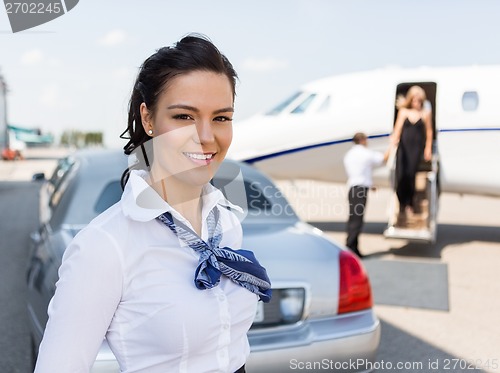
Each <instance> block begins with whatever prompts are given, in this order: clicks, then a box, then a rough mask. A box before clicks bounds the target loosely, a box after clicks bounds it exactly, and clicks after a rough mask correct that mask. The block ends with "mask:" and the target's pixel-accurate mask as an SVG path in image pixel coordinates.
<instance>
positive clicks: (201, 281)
mask: <svg viewBox="0 0 500 373" xmlns="http://www.w3.org/2000/svg"><path fill="white" fill-rule="evenodd" d="M157 219H158V220H160V221H161V222H162V223H163V224H165V225H166V226H167V227H169V228H170V230H171V231H172V232H174V233H175V235H176V236H177V237H178V238H179V239H180V240H182V241H184V242H185V243H186V244H187V245H188V246H189V247H190V248H192V249H193V250H194V251H195V252H197V253H198V254H200V259H199V260H198V266H197V267H196V271H195V276H194V284H195V286H196V287H197V288H198V289H200V290H203V289H210V288H213V287H214V286H217V285H218V284H219V282H220V276H221V275H225V276H227V277H229V279H231V280H232V281H233V282H235V283H237V284H238V285H240V286H242V287H244V288H245V289H247V290H249V291H251V292H252V293H255V294H257V295H259V298H260V300H262V301H263V302H269V301H270V299H271V282H270V281H269V277H268V276H267V273H266V269H265V268H264V267H262V266H261V265H260V264H259V262H258V261H257V259H256V258H255V255H254V254H253V252H251V251H249V250H233V249H230V248H229V247H223V248H220V247H219V244H220V242H221V240H222V227H221V222H220V219H219V210H218V209H217V206H216V207H214V208H213V209H212V210H211V211H210V213H209V214H208V217H207V226H208V237H209V238H208V242H205V241H203V240H202V239H201V238H200V237H199V236H198V235H197V234H196V233H195V232H193V230H192V229H190V228H189V227H187V226H186V225H185V224H183V223H182V222H180V221H179V220H177V219H175V222H174V218H173V217H172V214H171V213H170V212H165V213H163V214H162V215H160V216H158V218H157Z"/></svg>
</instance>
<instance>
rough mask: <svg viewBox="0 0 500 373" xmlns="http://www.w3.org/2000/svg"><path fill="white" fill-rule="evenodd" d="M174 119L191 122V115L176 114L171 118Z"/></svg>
mask: <svg viewBox="0 0 500 373" xmlns="http://www.w3.org/2000/svg"><path fill="white" fill-rule="evenodd" d="M173 118H174V119H180V120H193V118H192V117H191V115H188V114H176V115H174V116H173Z"/></svg>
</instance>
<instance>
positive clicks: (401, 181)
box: [393, 86, 432, 213]
mask: <svg viewBox="0 0 500 373" xmlns="http://www.w3.org/2000/svg"><path fill="white" fill-rule="evenodd" d="M425 99H426V97H425V91H424V90H423V89H422V88H421V87H420V86H412V87H411V88H410V89H409V90H408V92H407V94H406V96H404V97H399V98H398V100H397V103H396V105H397V107H398V109H399V111H398V116H397V118H396V123H395V125H394V133H393V141H394V143H395V144H397V145H398V150H397V153H396V194H397V196H398V200H399V212H400V213H413V211H414V206H413V202H414V200H413V199H414V194H415V176H416V174H417V171H418V165H419V163H420V161H421V160H422V158H423V159H425V160H426V161H430V160H431V157H432V113H431V111H430V110H429V109H425V108H424V102H425Z"/></svg>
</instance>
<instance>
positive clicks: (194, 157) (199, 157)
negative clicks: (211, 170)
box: [183, 152, 217, 166]
mask: <svg viewBox="0 0 500 373" xmlns="http://www.w3.org/2000/svg"><path fill="white" fill-rule="evenodd" d="M183 154H184V155H185V156H186V157H187V158H188V159H189V160H190V161H191V162H194V163H196V164H198V165H202V166H205V165H208V164H210V163H211V162H212V161H213V160H214V158H215V154H217V153H190V152H184V153H183Z"/></svg>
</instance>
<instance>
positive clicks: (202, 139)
mask: <svg viewBox="0 0 500 373" xmlns="http://www.w3.org/2000/svg"><path fill="white" fill-rule="evenodd" d="M196 133H197V138H196V139H195V141H196V142H197V143H199V144H209V143H212V142H214V141H215V136H214V130H213V128H212V123H210V121H206V120H203V121H201V122H198V123H197V124H196Z"/></svg>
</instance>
